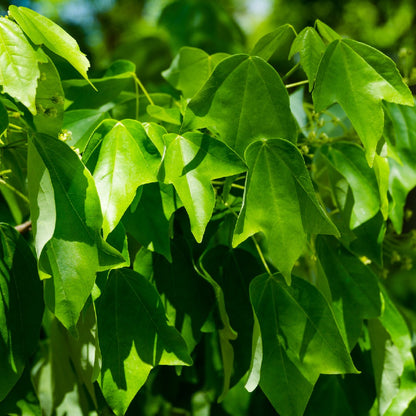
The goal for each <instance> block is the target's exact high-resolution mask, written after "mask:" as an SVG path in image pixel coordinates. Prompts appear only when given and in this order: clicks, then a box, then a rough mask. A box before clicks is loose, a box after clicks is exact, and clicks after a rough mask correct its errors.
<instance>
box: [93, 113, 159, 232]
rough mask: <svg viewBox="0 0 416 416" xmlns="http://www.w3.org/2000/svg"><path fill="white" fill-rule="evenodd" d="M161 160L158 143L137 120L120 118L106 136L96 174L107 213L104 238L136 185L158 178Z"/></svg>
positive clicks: (133, 193)
mask: <svg viewBox="0 0 416 416" xmlns="http://www.w3.org/2000/svg"><path fill="white" fill-rule="evenodd" d="M160 160H161V159H160V155H159V152H158V151H157V149H156V147H155V146H154V145H153V143H152V142H151V141H150V140H149V138H148V137H147V135H146V132H145V131H144V129H143V127H142V125H141V124H140V123H139V122H137V121H135V120H123V121H119V122H117V123H116V124H115V125H114V127H113V128H112V129H111V130H110V131H109V132H108V133H107V134H106V135H105V136H104V137H103V139H102V143H101V147H100V151H99V156H98V160H97V164H96V165H95V169H94V173H93V176H94V180H95V184H96V186H97V191H98V195H99V196H100V201H101V209H102V212H103V217H104V222H103V233H104V238H106V237H107V235H108V234H109V233H110V232H111V231H112V230H113V229H114V228H115V226H116V225H117V224H118V222H119V221H120V219H121V217H122V216H123V214H124V212H125V211H126V209H127V208H128V207H129V205H130V204H131V202H132V201H133V198H134V196H135V195H136V189H137V188H138V187H139V186H140V185H144V184H145V183H150V182H156V181H157V177H156V174H157V170H158V167H159V163H160Z"/></svg>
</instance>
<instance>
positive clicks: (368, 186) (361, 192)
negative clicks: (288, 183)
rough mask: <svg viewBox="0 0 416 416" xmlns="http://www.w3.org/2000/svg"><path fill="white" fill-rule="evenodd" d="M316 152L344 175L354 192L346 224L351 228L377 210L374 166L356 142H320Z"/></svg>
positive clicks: (379, 203) (367, 218)
mask: <svg viewBox="0 0 416 416" xmlns="http://www.w3.org/2000/svg"><path fill="white" fill-rule="evenodd" d="M319 152H320V153H321V154H322V155H324V156H325V158H326V159H327V160H328V161H329V163H330V164H331V165H332V166H333V167H334V168H335V169H336V170H337V171H338V172H339V173H340V174H341V175H342V176H343V177H344V178H345V179H346V181H347V182H348V185H349V186H350V187H351V190H352V194H353V196H354V205H353V208H352V212H351V218H350V227H351V229H354V228H356V227H358V226H359V225H361V224H363V223H364V222H366V221H368V220H369V219H370V218H373V217H374V216H375V215H376V214H377V212H378V211H379V210H380V205H381V202H380V193H379V188H378V184H377V178H376V176H375V173H374V170H373V169H371V168H370V167H369V166H368V163H367V162H366V160H365V155H364V152H363V151H362V149H361V148H360V147H359V146H356V145H355V144H352V143H343V142H338V143H333V144H331V145H324V146H322V147H321V148H320V150H319Z"/></svg>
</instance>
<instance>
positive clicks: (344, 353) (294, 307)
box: [250, 274, 357, 416]
mask: <svg viewBox="0 0 416 416" xmlns="http://www.w3.org/2000/svg"><path fill="white" fill-rule="evenodd" d="M250 298H251V302H252V304H253V310H254V313H255V315H256V317H257V320H258V322H259V325H260V331H261V341H262V357H263V358H262V364H261V370H260V380H259V381H260V387H261V389H262V390H263V391H264V393H265V394H266V396H267V397H268V399H269V400H270V402H271V403H272V404H273V406H274V408H275V409H276V410H277V411H278V412H279V413H280V414H283V415H287V416H292V415H293V416H297V415H299V416H300V415H302V414H303V411H304V409H305V406H306V404H307V401H308V399H309V397H310V395H311V393H312V389H313V386H314V384H315V382H316V380H317V378H318V375H319V374H320V373H323V374H339V373H341V374H342V373H356V372H357V370H356V369H355V367H354V364H353V362H352V360H351V357H350V355H349V353H348V349H347V347H346V345H345V343H344V340H343V338H342V335H341V333H340V332H339V329H338V326H337V323H336V321H335V318H334V315H333V313H332V311H331V309H330V307H329V305H328V303H327V302H326V300H325V298H324V297H323V296H322V294H321V293H320V292H319V291H318V289H316V288H315V287H314V286H313V285H311V284H310V283H308V282H306V281H305V280H303V279H301V278H298V277H293V281H292V285H291V286H288V285H287V284H286V282H285V280H284V279H283V278H282V277H281V276H279V275H272V276H269V275H267V274H264V275H260V276H257V277H256V278H255V279H254V280H253V281H252V283H251V285H250Z"/></svg>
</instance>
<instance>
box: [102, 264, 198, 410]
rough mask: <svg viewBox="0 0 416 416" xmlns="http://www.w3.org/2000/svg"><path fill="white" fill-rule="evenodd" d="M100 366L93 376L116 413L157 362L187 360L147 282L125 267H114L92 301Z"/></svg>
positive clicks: (175, 332) (185, 348) (174, 362)
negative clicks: (96, 378)
mask: <svg viewBox="0 0 416 416" xmlns="http://www.w3.org/2000/svg"><path fill="white" fill-rule="evenodd" d="M97 317H98V334H99V340H100V347H101V354H102V369H101V374H100V376H99V378H98V382H99V384H100V386H101V389H102V391H103V395H104V397H105V399H106V400H107V402H108V404H109V405H110V406H111V408H112V409H113V410H114V412H115V413H116V415H124V414H125V412H126V410H127V408H128V406H129V404H130V402H131V400H132V399H133V397H134V396H135V395H136V393H137V392H138V390H139V389H140V387H142V385H143V384H144V383H145V381H146V380H147V377H148V375H149V373H150V370H151V369H152V368H153V367H155V366H157V365H190V364H192V359H191V357H190V356H189V353H188V350H187V347H186V344H185V341H184V340H183V338H182V337H181V336H180V334H179V333H178V332H177V331H176V329H175V328H173V327H172V326H170V325H168V322H167V318H166V315H165V309H164V307H163V303H162V300H161V298H160V296H159V294H158V293H157V291H156V290H155V288H154V287H153V286H152V284H151V283H150V282H149V281H148V280H147V279H146V278H145V277H144V276H141V275H140V274H138V273H136V272H134V271H133V270H130V269H119V270H113V271H111V273H110V276H109V278H108V281H107V284H106V286H105V289H104V293H103V294H102V295H101V297H100V298H99V301H98V305H97Z"/></svg>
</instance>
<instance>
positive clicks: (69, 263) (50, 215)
mask: <svg viewBox="0 0 416 416" xmlns="http://www.w3.org/2000/svg"><path fill="white" fill-rule="evenodd" d="M29 172H30V173H31V175H30V176H29V177H31V179H30V180H31V182H30V183H29V188H30V190H31V192H30V199H31V207H32V222H33V227H34V230H35V246H36V250H37V254H38V258H39V269H40V270H41V271H42V272H43V273H45V274H46V275H49V276H52V278H51V279H47V281H46V282H45V302H46V305H47V306H48V307H49V309H50V310H51V311H53V312H54V313H55V315H56V316H57V317H58V319H59V320H60V321H61V322H62V323H63V324H64V326H65V327H67V328H74V327H75V325H76V323H77V320H78V317H79V313H80V312H81V309H82V307H83V306H84V303H85V301H86V300H87V298H88V296H89V294H90V292H91V289H92V287H93V284H94V280H95V273H96V271H97V270H99V269H100V268H102V267H106V266H107V265H108V262H110V263H112V265H113V266H114V265H116V264H118V263H122V262H124V261H123V260H122V258H121V256H120V254H118V253H117V251H116V250H114V249H111V248H110V247H109V246H106V245H105V243H104V241H102V238H101V236H100V230H101V226H102V221H103V220H102V214H101V208H100V201H99V198H98V194H97V190H96V188H95V184H94V181H93V179H92V176H91V174H90V173H89V172H88V170H87V169H86V168H85V167H84V165H83V164H82V162H81V161H80V159H79V157H78V156H77V154H76V153H74V152H73V151H72V150H71V149H70V148H69V147H68V146H67V145H66V144H64V143H63V142H61V141H60V140H58V139H54V138H52V137H50V136H46V135H40V136H36V137H34V139H33V141H32V142H31V144H30V150H29ZM32 179H33V182H32ZM37 181H39V182H37ZM51 220H52V221H51ZM44 223H46V224H47V225H46V227H44V226H43V224H44ZM75 224H77V227H75ZM110 258H112V260H110Z"/></svg>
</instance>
